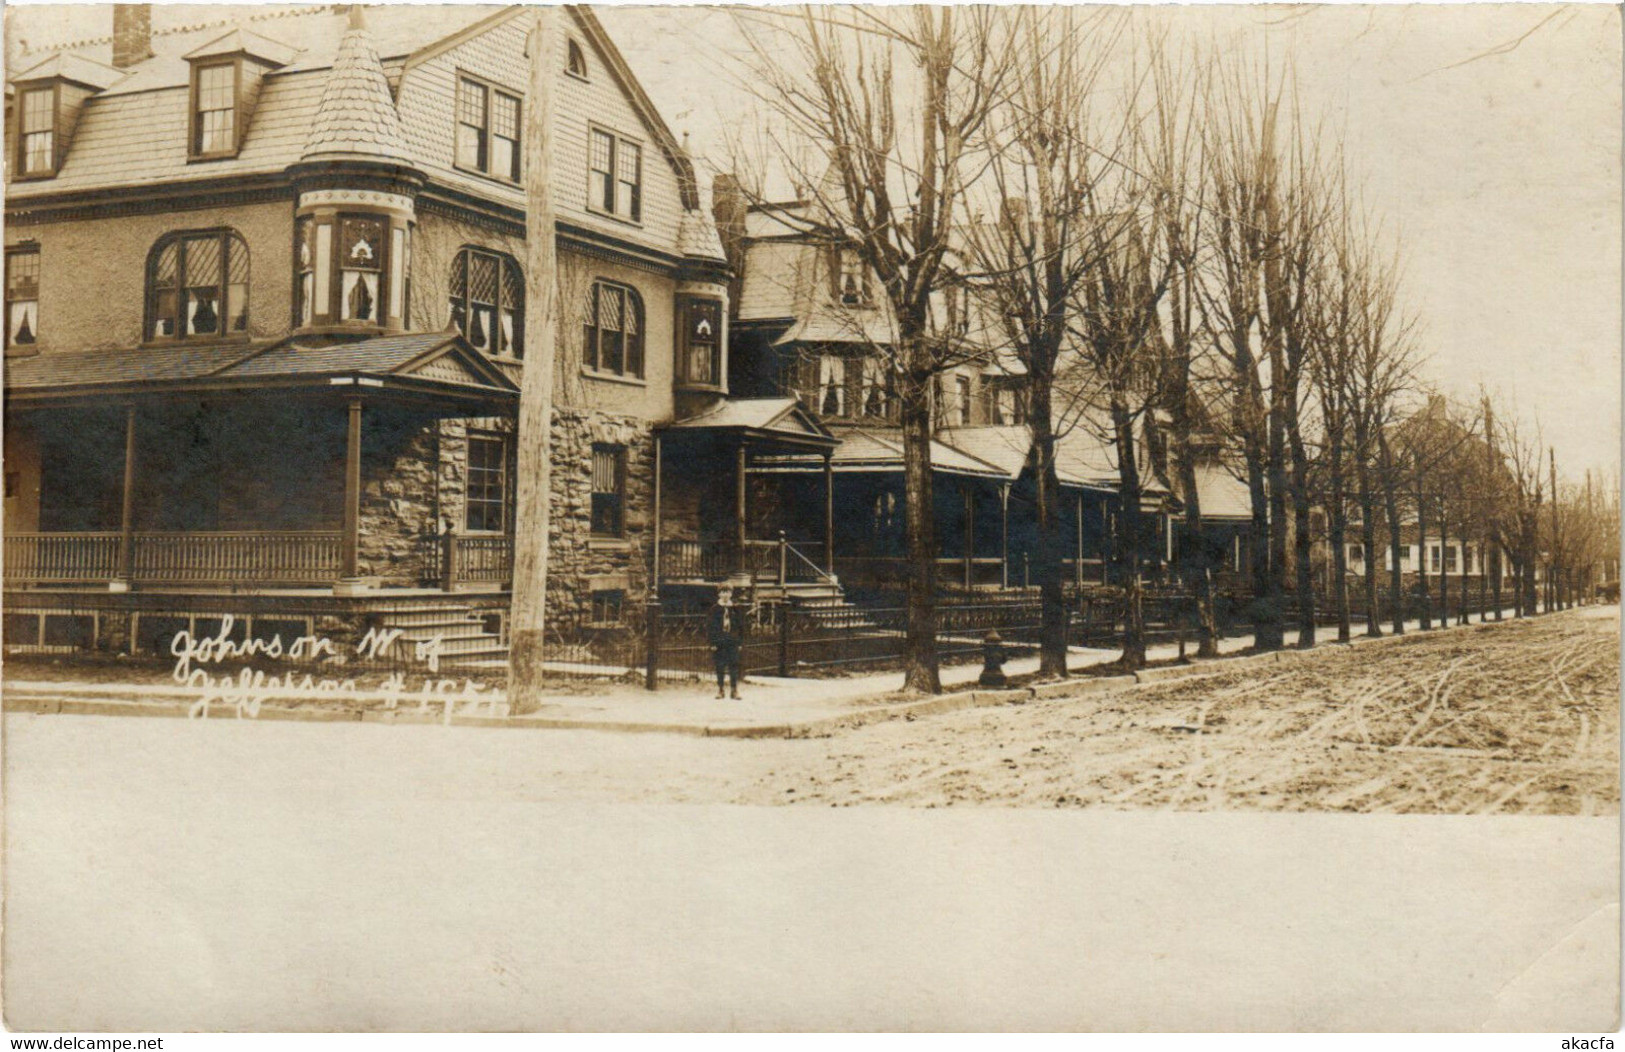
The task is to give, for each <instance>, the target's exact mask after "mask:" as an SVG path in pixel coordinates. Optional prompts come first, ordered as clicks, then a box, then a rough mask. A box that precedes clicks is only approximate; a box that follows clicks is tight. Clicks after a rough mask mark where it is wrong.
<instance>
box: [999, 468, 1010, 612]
mask: <svg viewBox="0 0 1625 1052" xmlns="http://www.w3.org/2000/svg"><path fill="white" fill-rule="evenodd" d="M999 587H1000V588H1009V587H1010V483H1008V482H1006V483H1004V484H1003V485H1001V486H1000V487H999Z"/></svg>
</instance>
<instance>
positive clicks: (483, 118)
mask: <svg viewBox="0 0 1625 1052" xmlns="http://www.w3.org/2000/svg"><path fill="white" fill-rule="evenodd" d="M519 162H520V150H519V96H518V95H517V94H515V93H513V92H509V91H503V90H501V89H500V88H497V87H495V86H493V85H490V84H486V83H484V82H483V81H479V80H475V79H474V78H473V77H469V76H466V75H464V76H460V77H458V79H457V167H459V168H462V169H464V170H466V171H471V172H478V173H480V174H481V175H490V176H495V177H496V178H498V179H503V180H506V181H507V182H510V183H517V182H518V181H519Z"/></svg>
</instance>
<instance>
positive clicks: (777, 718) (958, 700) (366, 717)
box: [4, 611, 1544, 737]
mask: <svg viewBox="0 0 1625 1052" xmlns="http://www.w3.org/2000/svg"><path fill="white" fill-rule="evenodd" d="M1542 616H1544V615H1542ZM1512 621H1513V619H1512V616H1511V611H1507V613H1506V620H1505V621H1503V622H1502V623H1512ZM1492 623H1493V622H1492ZM1479 625H1480V622H1477V621H1475V622H1473V624H1472V625H1471V626H1468V627H1473V628H1476V627H1479ZM1458 627H1459V626H1455V625H1452V626H1451V630H1455V629H1456V628H1458ZM1418 629H1419V625H1418V623H1417V622H1410V623H1408V624H1407V625H1406V633H1407V634H1406V635H1404V636H1387V635H1385V636H1384V637H1383V638H1382V639H1379V640H1372V639H1366V638H1365V637H1364V636H1361V635H1356V636H1355V638H1354V644H1355V645H1371V644H1381V643H1389V642H1395V643H1397V642H1402V641H1403V640H1405V639H1415V638H1419V636H1420V637H1425V636H1431V635H1433V634H1435V633H1437V632H1438V631H1439V629H1437V628H1435V629H1434V630H1433V631H1432V632H1428V633H1419V632H1418ZM1359 630H1360V629H1359V628H1358V627H1357V631H1359ZM1335 636H1336V628H1335V627H1333V628H1330V629H1329V630H1328V629H1325V628H1323V629H1322V630H1321V633H1320V639H1321V643H1320V645H1319V646H1317V647H1316V648H1315V652H1325V651H1328V650H1335V649H1337V648H1338V647H1339V646H1340V644H1337V643H1335V642H1332V641H1331V640H1334V639H1335ZM1296 644H1297V632H1296V631H1295V630H1289V631H1288V632H1287V633H1286V647H1287V649H1284V650H1281V651H1277V652H1267V653H1262V654H1255V655H1250V656H1247V657H1240V658H1238V657H1235V656H1234V655H1237V654H1238V653H1240V652H1242V651H1245V650H1248V649H1249V648H1251V646H1252V637H1251V636H1237V637H1232V638H1227V639H1224V640H1221V641H1220V644H1219V650H1220V653H1221V654H1222V655H1227V657H1224V658H1221V659H1220V660H1216V661H1202V662H1193V663H1191V664H1186V665H1160V666H1157V667H1154V668H1149V669H1145V670H1143V671H1142V672H1140V673H1138V674H1137V675H1121V676H1102V675H1089V676H1073V677H1071V678H1069V679H1066V680H1060V681H1054V682H1048V683H1043V684H1039V685H1036V686H1033V687H1018V688H1014V689H1008V690H989V689H986V688H978V687H976V679H977V677H978V676H979V675H980V673H981V665H980V664H979V663H977V664H966V665H955V666H951V667H945V668H943V669H942V672H941V679H942V686H943V693H942V694H939V695H935V696H929V697H921V696H910V695H905V694H903V693H901V691H900V689H899V688H900V687H901V685H902V675H901V673H899V672H896V671H891V672H883V673H875V674H870V675H864V676H851V677H845V678H836V679H794V678H780V677H776V676H751V677H749V679H748V680H747V681H746V682H745V683H744V684H742V685H741V693H742V694H743V700H740V701H733V700H728V699H718V698H716V697H715V696H714V695H715V690H714V687H713V686H712V685H711V684H710V683H708V682H707V683H698V682H695V683H683V684H682V685H666V686H663V687H662V688H661V689H660V690H659V691H658V692H650V691H646V690H643V689H641V688H640V687H637V686H634V685H632V684H629V683H618V684H615V685H614V689H611V690H609V691H608V692H605V691H604V690H603V687H602V685H599V686H597V687H595V689H594V691H593V692H584V693H582V694H580V695H575V696H571V695H567V694H566V695H556V696H550V697H549V698H547V699H546V701H545V703H544V704H543V706H542V708H541V709H540V711H538V712H536V713H535V714H532V715H526V716H509V715H508V714H507V704H506V700H505V699H504V698H503V696H502V695H501V694H500V693H495V694H482V695H478V696H470V695H452V696H450V697H444V698H441V697H437V698H433V699H431V700H430V701H429V702H428V703H427V704H422V703H420V702H419V701H418V699H417V697H416V696H412V697H408V698H404V699H402V700H401V702H400V703H399V704H398V705H397V706H396V707H393V708H387V707H384V706H385V703H384V699H382V698H381V697H380V696H378V695H377V694H375V693H367V692H360V693H356V694H353V695H345V696H344V697H345V698H346V699H353V700H354V701H355V702H358V703H371V704H370V705H365V706H363V705H357V706H356V707H353V708H341V707H334V706H333V705H332V704H331V703H332V702H333V701H334V700H336V698H337V697H338V696H336V695H334V694H331V693H328V694H323V695H320V696H319V698H316V699H311V698H306V697H304V696H301V695H296V694H289V693H286V692H282V693H277V694H275V695H272V696H267V697H265V698H263V699H255V701H254V703H253V704H242V705H239V704H237V702H236V700H233V699H230V698H228V699H226V700H224V701H222V700H220V699H219V697H218V695H217V697H216V699H215V700H214V701H213V703H212V704H210V705H209V706H207V711H206V712H205V711H201V710H202V706H200V699H199V692H198V691H196V690H192V691H188V690H186V689H185V688H181V687H178V686H176V687H170V686H167V685H166V686H135V685H124V684H93V683H62V682H27V681H7V682H6V683H5V685H4V695H5V697H4V707H5V710H6V711H7V712H30V713H53V714H54V713H63V714H78V715H131V716H138V715H139V716H175V717H187V716H193V717H196V716H203V715H206V716H208V717H211V718H221V717H224V718H238V717H239V716H246V717H252V718H258V719H283V720H310V721H321V722H333V721H341V722H342V721H361V722H376V723H418V724H433V723H442V724H451V725H473V726H497V727H538V728H571V729H581V730H605V731H622V732H629V731H630V732H635V731H654V732H665V733H677V734H693V735H705V736H721V737H805V736H809V735H816V734H824V733H828V732H829V731H831V730H833V729H835V728H838V727H851V726H858V725H861V724H864V723H871V722H875V721H878V720H884V719H892V718H896V717H899V716H905V717H906V716H923V715H929V714H932V713H938V712H947V711H951V710H954V709H962V708H970V707H974V706H984V705H1004V704H1011V703H1019V702H1023V701H1026V700H1029V699H1031V698H1035V697H1039V698H1051V697H1073V696H1082V695H1085V694H1095V693H1100V692H1103V691H1109V690H1120V689H1126V688H1129V687H1133V686H1135V685H1136V684H1138V683H1147V682H1161V681H1164V680H1168V679H1174V678H1183V677H1187V676H1200V675H1215V674H1219V673H1223V672H1226V671H1230V670H1232V669H1234V668H1236V667H1238V664H1240V663H1241V662H1259V663H1269V662H1275V661H1283V660H1294V659H1296V658H1297V656H1298V655H1301V654H1304V653H1305V652H1304V651H1300V650H1297V649H1295V648H1296ZM1188 653H1190V654H1194V653H1195V643H1194V642H1192V643H1190V644H1189V647H1188ZM1069 655H1070V656H1069V660H1068V664H1069V667H1070V668H1071V669H1072V670H1074V672H1076V671H1080V670H1083V669H1085V668H1088V667H1090V666H1098V665H1102V664H1107V663H1109V662H1111V661H1114V660H1116V658H1117V655H1118V651H1116V650H1115V649H1114V650H1102V649H1088V648H1082V647H1073V648H1071V649H1070V651H1069ZM1177 656H1178V646H1177V644H1173V643H1165V644H1159V645H1156V646H1152V647H1150V648H1148V650H1147V654H1146V657H1147V660H1148V661H1150V662H1153V663H1155V662H1160V661H1173V660H1174V659H1176V658H1177ZM1037 670H1038V658H1037V657H1036V656H1031V657H1023V658H1018V659H1015V660H1013V661H1009V662H1006V664H1005V672H1006V674H1007V675H1010V676H1012V677H1019V676H1023V675H1028V674H1031V673H1034V672H1036V671H1037ZM307 700H320V701H323V702H326V703H327V704H326V705H322V706H317V705H302V704H300V703H301V702H303V701H307ZM289 701H291V702H293V704H292V705H289V704H286V703H287V702H289ZM279 702H280V703H282V704H278V703H279Z"/></svg>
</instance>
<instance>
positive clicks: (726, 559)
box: [660, 537, 828, 584]
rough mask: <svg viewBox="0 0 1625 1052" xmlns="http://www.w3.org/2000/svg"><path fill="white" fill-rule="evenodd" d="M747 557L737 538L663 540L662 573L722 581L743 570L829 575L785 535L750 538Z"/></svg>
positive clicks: (764, 576)
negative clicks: (767, 538) (720, 539)
mask: <svg viewBox="0 0 1625 1052" xmlns="http://www.w3.org/2000/svg"><path fill="white" fill-rule="evenodd" d="M743 554H744V558H743V559H741V558H740V549H739V545H738V542H736V541H662V542H661V544H660V576H661V578H662V579H663V580H667V581H721V580H724V579H725V578H728V577H731V576H733V575H734V574H735V573H738V572H740V571H741V570H743V571H744V572H745V573H748V574H749V575H750V576H751V578H752V579H753V580H756V581H759V582H767V581H776V582H778V583H781V584H783V583H792V584H800V583H816V582H820V581H823V580H824V579H825V578H826V577H827V576H828V575H827V574H826V573H825V572H824V570H823V569H822V568H820V567H819V566H818V564H817V563H815V562H814V561H813V560H812V559H810V558H808V556H807V555H806V554H805V553H803V552H802V551H801V550H800V549H798V548H797V547H796V546H795V545H793V544H791V543H789V542H788V541H786V540H785V539H784V538H782V537H781V538H780V539H778V540H774V541H765V540H747V541H746V542H745V548H744V553H743Z"/></svg>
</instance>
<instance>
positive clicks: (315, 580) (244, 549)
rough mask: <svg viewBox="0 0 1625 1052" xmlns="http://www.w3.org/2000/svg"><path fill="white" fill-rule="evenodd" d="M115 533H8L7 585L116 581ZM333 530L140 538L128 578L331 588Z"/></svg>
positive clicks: (135, 539)
mask: <svg viewBox="0 0 1625 1052" xmlns="http://www.w3.org/2000/svg"><path fill="white" fill-rule="evenodd" d="M119 537H120V535H119V534H118V533H117V532H116V531H101V532H95V533H14V534H10V535H8V536H7V537H6V538H5V559H6V565H5V579H6V580H7V581H9V582H17V583H30V584H32V583H40V584H45V583H50V584H70V583H83V582H99V581H109V580H112V579H114V578H116V577H118V576H119V573H120V567H119V565H118V558H119ZM339 543H340V535H339V533H338V531H336V530H331V531H329V530H305V531H297V532H276V531H266V530H240V531H222V532H208V533H170V532H151V531H138V532H136V533H134V534H132V535H131V538H130V567H129V573H130V577H131V579H133V580H135V581H138V582H146V583H152V584H239V583H245V582H247V583H272V584H284V585H292V584H312V585H316V584H329V583H331V582H332V581H333V580H334V579H335V578H336V577H337V576H338V574H339Z"/></svg>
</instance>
